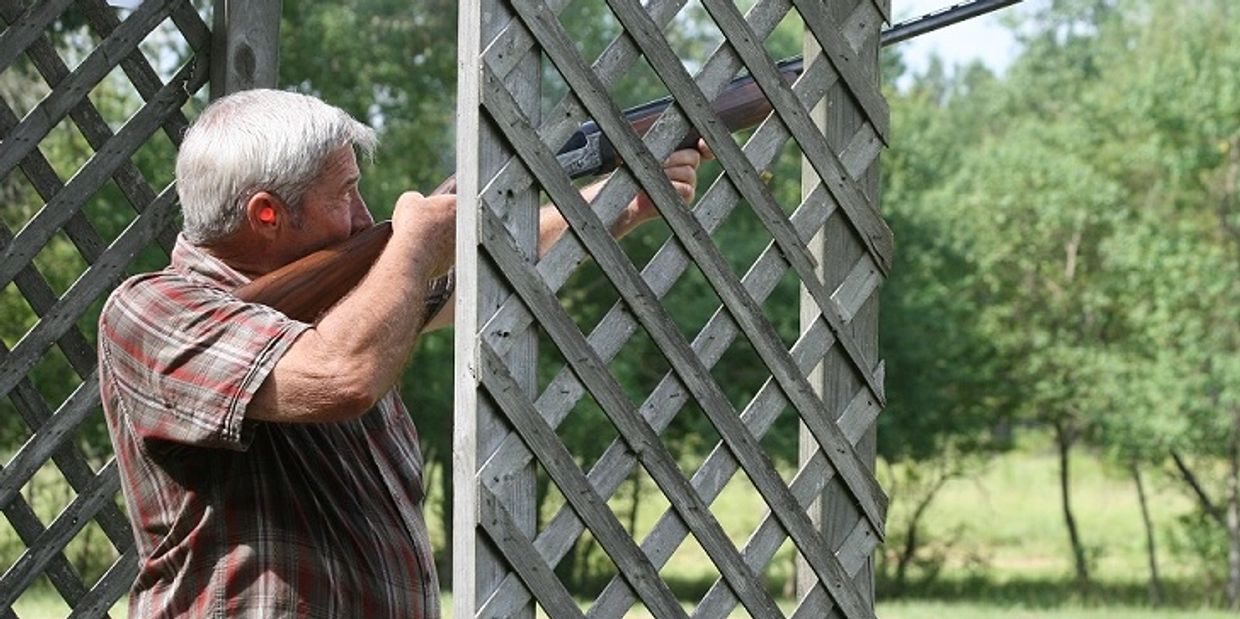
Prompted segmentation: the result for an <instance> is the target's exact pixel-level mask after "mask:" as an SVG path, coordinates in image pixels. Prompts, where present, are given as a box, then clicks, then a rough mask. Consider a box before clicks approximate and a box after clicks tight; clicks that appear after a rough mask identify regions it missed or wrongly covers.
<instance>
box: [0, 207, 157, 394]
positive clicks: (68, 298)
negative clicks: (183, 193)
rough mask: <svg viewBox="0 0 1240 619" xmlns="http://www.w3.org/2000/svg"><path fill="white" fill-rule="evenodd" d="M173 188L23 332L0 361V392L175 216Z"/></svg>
mask: <svg viewBox="0 0 1240 619" xmlns="http://www.w3.org/2000/svg"><path fill="white" fill-rule="evenodd" d="M175 198H176V190H175V187H174V186H171V185H170V186H169V187H168V188H167V189H165V190H164V192H163V193H162V194H160V196H159V198H158V199H157V200H156V201H155V202H154V203H153V204H152V205H151V206H150V208H148V209H147V210H146V212H144V213H142V214H141V215H139V216H138V217H137V218H136V219H134V221H133V222H131V223H130V224H129V226H128V227H126V228H125V230H124V231H123V232H122V233H121V235H120V236H119V237H117V239H116V241H114V242H113V243H112V245H111V246H109V247H108V249H107V250H105V251H104V253H103V255H102V256H100V258H99V260H98V261H96V262H95V263H94V264H92V265H91V266H90V267H89V268H87V270H86V271H85V272H84V273H82V276H81V277H79V278H78V280H77V281H76V282H74V283H73V285H72V286H70V288H69V290H68V291H67V292H66V293H65V294H64V296H62V297H61V298H60V299H59V300H58V301H57V302H56V305H55V306H53V307H51V308H49V309H48V311H47V314H46V315H45V316H44V317H43V318H41V319H40V320H39V321H38V322H37V323H35V325H34V327H32V328H31V329H30V330H29V331H27V332H26V335H25V336H23V337H22V339H21V340H20V341H18V342H17V345H16V346H14V347H13V352H12V354H11V355H9V356H8V357H7V358H6V359H4V361H3V362H0V393H8V392H9V391H10V390H12V389H13V387H14V386H15V385H16V384H17V382H18V381H20V380H21V379H22V377H23V376H24V375H25V374H26V372H28V371H30V369H31V368H33V367H34V366H35V364H36V363H38V361H39V359H40V358H41V357H42V355H43V353H44V352H46V351H47V349H48V348H49V347H50V346H51V345H52V344H53V343H55V342H56V340H58V339H60V337H61V336H63V335H64V333H65V332H66V331H67V330H68V329H70V328H72V327H73V325H74V324H75V322H76V320H77V319H78V317H79V316H81V313H82V312H83V311H84V309H85V308H86V307H87V306H89V305H90V304H92V303H94V301H95V299H96V298H98V297H99V295H101V294H103V293H104V292H105V291H106V290H107V289H109V288H110V287H111V286H112V285H114V284H115V283H117V282H118V281H119V278H120V277H122V276H123V275H124V273H125V268H126V267H127V266H128V265H129V263H130V262H131V261H132V260H133V257H134V256H135V255H137V254H138V252H140V251H142V248H144V247H146V246H147V244H149V243H150V242H151V240H152V239H154V238H155V236H156V235H157V234H158V233H159V232H160V231H161V230H163V229H164V228H165V227H166V226H167V225H168V222H169V221H171V220H172V218H173V217H174V216H175V210H176V209H175V204H176V200H175Z"/></svg>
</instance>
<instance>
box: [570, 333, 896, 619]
mask: <svg viewBox="0 0 1240 619" xmlns="http://www.w3.org/2000/svg"><path fill="white" fill-rule="evenodd" d="M832 341H833V340H832V338H831V334H830V330H829V329H827V327H826V324H825V323H822V322H819V323H817V324H815V325H814V327H813V328H811V329H810V330H809V331H807V332H806V333H805V334H804V335H803V336H802V337H801V338H800V339H799V340H798V341H797V343H796V344H795V345H794V346H793V349H792V354H793V355H794V356H795V357H796V358H797V364H798V365H800V366H801V367H802V368H805V369H806V371H808V370H809V369H810V368H813V367H814V366H815V365H816V364H817V363H818V362H820V361H821V359H822V356H823V355H824V354H825V353H826V351H827V349H828V348H829V347H830V346H831V344H832ZM660 386H662V385H660ZM656 391H657V389H656ZM871 402H872V400H871ZM786 406H787V400H786V399H784V398H783V394H782V393H780V391H779V389H778V388H777V387H775V386H774V385H773V384H772V383H771V382H769V381H768V382H767V383H766V384H765V385H763V388H762V389H761V390H760V391H759V392H758V394H757V395H756V396H755V397H754V398H753V399H752V400H751V401H750V403H749V405H748V406H746V407H745V410H744V411H742V412H741V415H740V417H741V421H742V422H743V423H744V424H745V426H746V427H747V428H748V429H749V431H750V432H753V434H754V436H758V437H761V436H764V435H765V434H766V432H767V431H768V430H769V429H770V427H771V426H772V425H773V424H774V422H775V419H776V417H777V416H778V415H779V414H780V412H781V411H782V410H783V409H784V408H785V407H786ZM847 418H848V416H847V413H846V414H845V415H844V416H843V419H847ZM854 444H855V442H854ZM610 452H611V450H610V449H609V452H605V453H604V455H603V457H601V458H599V461H598V464H597V465H596V468H598V469H600V470H606V467H616V466H622V465H623V464H624V463H623V462H621V463H616V462H614V459H613V460H608V455H609V453H610ZM820 457H821V456H820ZM738 466H739V463H738V462H737V461H736V459H735V458H734V457H732V454H731V451H730V450H728V449H727V447H726V446H725V445H723V444H718V445H716V447H715V448H714V450H712V452H711V453H710V454H709V455H708V456H707V458H706V460H705V461H704V462H703V463H702V466H700V467H699V468H698V470H697V471H695V472H694V474H693V479H692V483H693V487H694V490H696V491H697V492H698V493H699V494H701V495H702V498H703V499H704V500H705V501H707V502H711V501H713V500H714V499H715V498H716V497H718V496H719V494H720V493H721V492H722V491H723V488H724V486H725V485H726V484H727V482H728V480H730V479H731V478H732V476H733V475H734V474H735V472H736V470H737V467H738ZM816 470H818V471H819V472H820V473H821V475H820V477H821V478H822V479H823V481H822V483H823V484H825V483H826V480H827V479H829V478H830V477H831V476H832V475H833V474H834V469H832V468H830V465H829V464H827V463H826V459H825V457H823V466H822V467H821V468H819V469H816ZM623 471H624V472H626V473H627V467H625V468H624V469H623ZM591 472H592V473H593V471H591ZM819 490H821V489H819ZM792 491H793V494H794V495H795V496H796V497H797V500H798V501H802V495H801V493H800V492H799V491H798V490H797V488H796V486H795V484H794V486H793V487H792ZM802 505H808V499H807V500H805V501H802ZM559 517H560V515H559V514H557V515H556V518H555V519H553V520H552V521H551V525H548V529H550V528H551V526H554V525H555V523H556V520H557V519H558V518H559ZM862 522H863V523H864V522H865V521H864V520H862ZM777 528H778V527H777ZM866 529H867V530H869V527H868V525H867V526H866ZM780 531H781V532H782V529H781V530H780ZM686 534H687V531H686V530H685V528H684V527H683V526H682V525H681V524H680V523H679V522H678V521H677V519H676V518H673V517H671V514H670V513H669V512H665V513H664V515H663V516H662V517H660V518H659V520H658V521H657V522H656V523H655V525H654V527H652V528H651V530H650V532H649V533H648V534H647V536H646V539H644V540H643V541H642V550H643V551H644V552H646V554H647V556H649V557H650V560H651V562H653V563H654V564H655V565H656V566H658V567H660V568H662V566H663V565H664V564H665V563H666V562H667V561H668V560H669V559H671V557H672V554H673V552H674V551H675V549H676V548H678V547H679V545H680V543H681V541H682V540H683V539H684V537H685V535H686ZM783 539H784V538H783V537H780V541H782V540H783ZM745 561H746V563H747V564H748V565H749V567H750V568H751V569H753V570H754V571H755V572H756V571H758V570H760V569H761V568H762V566H764V565H766V563H768V562H769V558H767V559H765V560H761V561H758V560H755V559H753V558H751V557H750V556H749V555H748V554H747V555H745ZM847 567H848V566H847V565H845V569H846V570H847ZM850 573H851V572H850ZM725 588H726V587H725ZM631 600H632V593H631V591H629V589H628V587H627V586H626V585H625V584H624V583H622V582H618V581H617V580H615V579H612V581H611V582H610V583H608V585H607V587H606V588H604V590H603V592H602V593H601V594H600V595H599V597H598V601H597V602H596V603H595V605H594V607H593V608H591V614H592V615H594V616H596V617H619V616H621V615H622V614H623V612H624V609H626V608H628V607H629V605H630V604H631ZM729 610H730V609H729ZM596 611H597V612H596ZM695 614H697V613H696V612H695ZM725 615H726V613H723V614H708V615H706V616H720V617H722V616H725Z"/></svg>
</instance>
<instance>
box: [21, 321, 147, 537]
mask: <svg viewBox="0 0 1240 619" xmlns="http://www.w3.org/2000/svg"><path fill="white" fill-rule="evenodd" d="M7 354H8V347H7V346H4V345H3V343H0V359H3V358H4V356H5V355H7ZM9 399H10V400H11V401H12V402H13V406H14V408H16V409H17V411H18V413H19V414H21V415H22V417H23V419H24V420H25V422H26V425H27V427H29V428H30V429H31V430H32V431H33V432H34V433H35V434H38V431H39V430H40V429H41V428H42V426H43V424H44V423H46V422H47V421H48V419H50V418H51V417H52V413H51V411H49V410H48V409H47V403H46V402H44V401H43V396H42V395H41V394H40V393H39V391H38V389H36V388H35V386H34V383H32V382H31V381H30V380H29V379H26V380H23V381H22V382H20V383H18V385H17V387H16V388H14V389H13V391H11V392H10V393H9ZM52 461H53V462H55V463H56V466H57V468H59V469H60V472H61V474H62V475H64V478H65V480H66V481H68V482H69V486H70V487H72V488H73V490H74V492H77V493H79V494H81V493H82V492H84V488H85V487H86V486H87V485H88V484H89V483H90V481H91V480H92V479H93V478H94V477H95V471H94V469H92V468H91V466H90V464H89V463H87V462H86V459H85V458H83V457H82V454H81V453H79V452H78V450H77V448H76V447H74V446H73V445H72V444H66V445H63V446H61V448H60V449H58V450H56V452H55V453H53V454H52ZM95 520H96V521H97V522H98V523H99V527H100V528H101V529H103V532H104V534H105V535H107V537H108V540H109V541H110V542H111V543H112V545H113V546H114V547H115V548H116V549H117V550H120V551H123V550H124V549H125V548H127V547H129V546H130V545H131V544H133V535H132V533H131V532H130V529H129V522H128V521H127V520H126V519H125V515H124V514H122V513H121V511H120V510H119V509H117V507H116V506H115V505H109V506H104V509H103V510H101V511H100V512H99V513H98V514H95Z"/></svg>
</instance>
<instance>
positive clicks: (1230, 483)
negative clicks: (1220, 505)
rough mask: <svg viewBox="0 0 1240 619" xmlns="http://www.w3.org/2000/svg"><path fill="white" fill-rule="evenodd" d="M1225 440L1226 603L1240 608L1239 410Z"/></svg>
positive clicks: (1232, 607) (1233, 417)
mask: <svg viewBox="0 0 1240 619" xmlns="http://www.w3.org/2000/svg"><path fill="white" fill-rule="evenodd" d="M1232 424H1233V425H1232V429H1231V437H1230V438H1229V439H1228V441H1227V464H1228V470H1227V541H1228V544H1227V603H1228V606H1230V607H1231V609H1232V610H1240V411H1237V413H1236V414H1235V415H1233V416H1232Z"/></svg>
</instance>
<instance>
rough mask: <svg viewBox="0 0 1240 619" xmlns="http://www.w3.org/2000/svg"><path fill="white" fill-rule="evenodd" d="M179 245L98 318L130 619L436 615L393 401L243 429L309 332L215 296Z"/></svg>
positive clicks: (202, 263) (418, 507)
mask: <svg viewBox="0 0 1240 619" xmlns="http://www.w3.org/2000/svg"><path fill="white" fill-rule="evenodd" d="M246 281H247V280H246V278H245V277H243V276H241V275H240V274H238V273H237V272H236V271H234V270H233V269H231V268H229V267H228V266H227V265H225V264H224V263H222V262H220V261H219V260H217V259H215V258H213V257H212V256H209V255H208V254H206V253H205V252H203V251H202V250H200V249H199V248H197V247H194V246H193V245H191V244H189V243H188V242H186V241H185V240H184V239H179V240H178V242H177V246H176V249H175V250H174V251H173V254H172V264H171V266H170V267H169V268H168V269H165V270H164V271H161V272H158V273H149V274H144V275H139V276H136V277H134V278H131V279H129V280H128V281H126V282H125V283H124V284H122V285H121V286H120V287H119V288H117V289H116V291H115V292H114V293H113V294H112V296H111V297H110V298H109V299H108V302H107V304H106V305H105V306H104V309H103V313H102V316H101V317H100V320H99V359H100V367H99V372H100V377H99V378H100V380H99V384H100V388H101V391H102V395H103V407H104V413H105V415H106V416H107V421H108V429H109V431H110V432H111V435H112V442H113V445H114V446H115V448H116V454H117V459H118V462H119V465H120V471H121V487H122V489H123V490H124V495H125V502H126V505H127V506H128V508H129V518H130V520H131V521H132V523H133V527H134V536H135V539H136V541H137V549H138V551H139V552H140V555H139V571H138V577H137V580H136V581H135V582H134V585H133V589H132V591H131V595H130V598H129V613H130V616H134V617H167V616H174V617H180V616H191V617H225V616H227V617H234V616H263V617H266V616H298V617H364V618H365V619H381V618H385V617H438V616H439V600H438V595H439V589H438V584H437V581H436V576H435V567H434V562H433V560H432V556H431V548H430V540H429V538H428V536H427V531H426V523H425V522H424V521H423V518H422V499H423V491H422V456H421V453H420V452H419V450H418V436H417V431H416V430H415V429H414V426H413V422H412V421H411V420H410V418H409V415H408V413H407V411H406V410H405V407H404V405H403V404H402V403H401V401H400V398H399V397H398V396H397V394H396V393H395V391H394V390H393V391H392V392H391V393H389V394H388V395H387V396H386V397H384V398H383V400H382V402H380V404H379V405H378V406H376V407H375V408H374V409H372V410H371V411H370V412H368V413H366V414H365V415H363V416H362V417H360V418H358V419H354V420H351V421H346V422H341V423H319V424H280V423H265V422H257V421H251V420H246V419H245V409H246V405H247V404H248V403H249V401H250V398H251V397H253V395H254V393H255V392H256V391H257V390H258V388H259V386H260V385H261V384H262V382H263V380H264V379H265V378H266V376H267V374H268V373H269V372H270V371H271V370H272V368H274V367H275V365H276V362H277V361H278V360H279V359H280V357H281V355H283V354H284V352H285V351H286V350H288V347H289V345H291V344H292V343H293V341H294V340H295V339H296V338H297V336H298V335H299V334H300V333H302V331H304V330H305V329H307V328H309V326H310V325H307V324H305V323H300V322H296V321H293V320H291V319H289V318H287V317H285V316H284V315H283V314H281V313H280V312H278V311H276V310H273V309H271V308H268V307H265V306H262V305H255V304H250V303H245V302H242V301H240V300H238V299H237V298H236V297H234V296H232V295H231V294H230V293H229V291H230V290H232V289H234V288H235V287H237V286H239V285H241V284H243V283H245V282H246Z"/></svg>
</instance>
